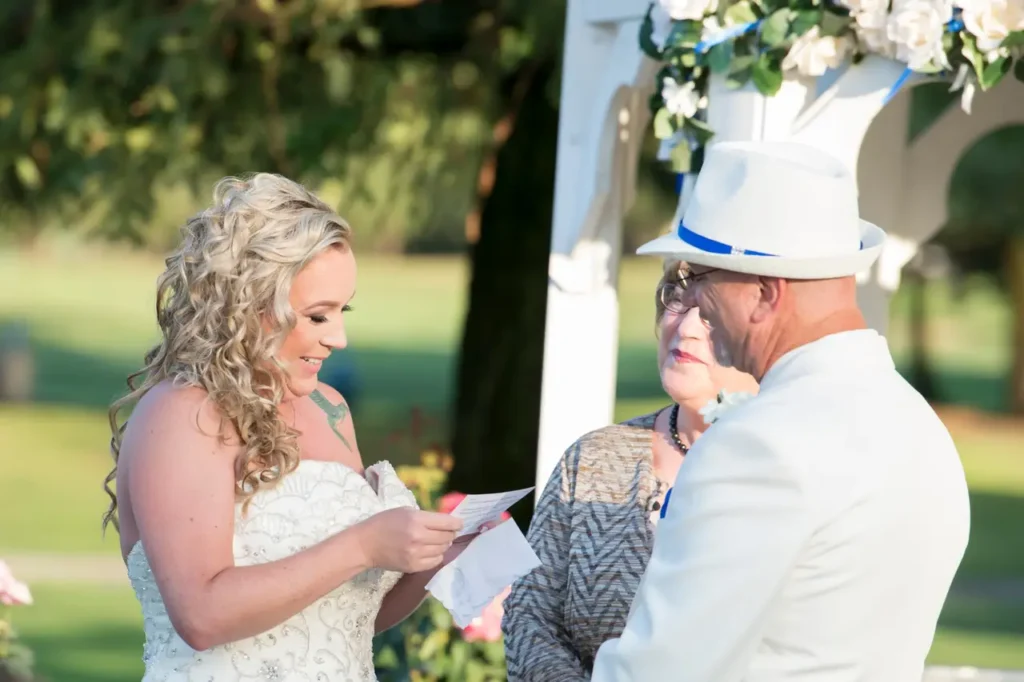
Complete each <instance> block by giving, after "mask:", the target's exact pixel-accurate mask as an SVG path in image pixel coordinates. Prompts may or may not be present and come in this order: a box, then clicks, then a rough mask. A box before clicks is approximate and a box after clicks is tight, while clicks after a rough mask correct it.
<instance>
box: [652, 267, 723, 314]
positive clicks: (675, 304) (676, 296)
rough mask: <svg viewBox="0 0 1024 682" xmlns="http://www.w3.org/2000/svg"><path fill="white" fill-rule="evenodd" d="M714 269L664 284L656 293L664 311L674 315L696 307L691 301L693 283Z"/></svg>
mask: <svg viewBox="0 0 1024 682" xmlns="http://www.w3.org/2000/svg"><path fill="white" fill-rule="evenodd" d="M716 269H717V268H713V269H711V270H706V271H704V272H701V273H698V274H695V275H694V274H686V275H683V276H682V277H680V278H679V280H678V281H676V282H669V283H667V284H665V285H664V286H663V287H661V291H659V292H658V297H659V300H660V301H661V304H662V305H663V306H665V309H666V310H670V311H672V312H674V313H685V312H686V311H687V310H689V309H690V308H692V307H693V306H694V305H696V303H695V302H694V301H693V291H692V289H693V283H694V282H697V281H699V280H700V279H701V278H702V277H705V276H707V275H709V274H711V273H712V272H714V271H715V270H716Z"/></svg>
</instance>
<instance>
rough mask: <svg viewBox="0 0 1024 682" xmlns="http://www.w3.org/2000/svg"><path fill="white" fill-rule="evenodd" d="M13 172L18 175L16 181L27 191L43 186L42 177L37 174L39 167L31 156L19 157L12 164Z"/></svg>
mask: <svg viewBox="0 0 1024 682" xmlns="http://www.w3.org/2000/svg"><path fill="white" fill-rule="evenodd" d="M14 172H15V173H17V174H18V180H21V184H22V185H24V186H25V187H26V188H27V189H39V188H40V187H41V186H42V184H43V176H42V174H41V173H40V172H39V166H37V165H36V162H35V160H34V159H33V158H32V157H31V156H19V157H18V160H17V161H15V162H14Z"/></svg>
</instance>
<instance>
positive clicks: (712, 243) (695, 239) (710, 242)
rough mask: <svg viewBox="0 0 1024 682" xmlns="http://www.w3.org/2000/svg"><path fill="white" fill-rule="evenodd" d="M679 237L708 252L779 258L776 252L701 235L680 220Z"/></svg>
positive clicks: (677, 232)
mask: <svg viewBox="0 0 1024 682" xmlns="http://www.w3.org/2000/svg"><path fill="white" fill-rule="evenodd" d="M676 234H678V235H679V238H680V239H682V240H683V241H684V242H686V243H687V244H690V245H691V246H696V247H697V248H698V249H700V250H701V251H707V252H708V253H721V254H727V255H731V256H769V257H771V258H778V256H776V255H775V254H774V253H763V252H761V251H753V250H751V249H741V248H740V247H738V246H733V245H732V244H726V243H725V242H720V241H718V240H715V239H710V238H708V237H705V236H703V235H699V234H697V233H696V232H694V231H693V230H691V229H689V228H688V227H686V225H683V221H682V220H680V221H679V229H678V230H677V231H676Z"/></svg>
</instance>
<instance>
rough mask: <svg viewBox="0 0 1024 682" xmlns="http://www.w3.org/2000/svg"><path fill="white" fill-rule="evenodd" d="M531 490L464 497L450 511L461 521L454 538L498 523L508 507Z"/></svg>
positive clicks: (524, 489)
mask: <svg viewBox="0 0 1024 682" xmlns="http://www.w3.org/2000/svg"><path fill="white" fill-rule="evenodd" d="M531 490H533V488H532V487H531V488H523V489H522V490H512V491H509V492H507V493H489V494H487V495H466V497H464V498H463V499H462V502H459V505H458V506H457V507H455V509H453V510H452V516H454V517H456V518H460V519H462V521H463V526H462V530H460V531H459V534H458V535H457V536H456V537H461V536H463V535H468V534H469V533H475V532H476V531H477V530H479V529H480V526H482V525H484V524H485V523H487V522H489V521H500V520H501V515H502V514H503V513H505V510H507V509H508V508H509V507H511V506H512V505H513V504H515V503H516V502H518V501H519V500H521V499H523V498H524V497H526V496H527V494H529V492H530V491H531Z"/></svg>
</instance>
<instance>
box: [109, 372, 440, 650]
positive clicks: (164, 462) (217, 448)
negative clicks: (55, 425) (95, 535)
mask: <svg viewBox="0 0 1024 682" xmlns="http://www.w3.org/2000/svg"><path fill="white" fill-rule="evenodd" d="M147 398H153V400H147V399H144V400H143V401H142V402H141V403H140V404H139V406H138V407H137V408H136V410H135V412H134V413H133V414H132V417H131V422H130V426H129V428H128V430H127V432H126V434H125V440H124V444H123V447H122V464H123V465H124V466H126V467H127V469H126V474H127V482H128V486H129V490H130V497H131V500H132V513H133V515H134V518H135V521H136V524H137V525H138V528H139V534H140V537H141V538H142V539H143V543H144V546H145V551H146V556H147V558H148V559H149V563H150V567H151V568H152V570H153V575H154V577H155V579H156V582H157V586H158V587H159V589H160V594H161V596H162V597H163V600H164V603H165V604H166V606H167V611H168V615H169V617H170V619H171V623H172V624H173V625H174V628H175V630H176V631H177V632H178V634H179V635H180V636H181V638H182V639H184V640H185V642H186V643H187V644H188V645H189V646H191V647H193V648H194V649H199V650H202V649H208V648H210V647H212V646H216V645H218V644H223V643H226V642H231V641H235V640H238V639H242V638H245V637H249V636H253V635H257V634H259V633H261V632H265V631H266V630H268V629H270V628H272V627H274V626H276V625H279V624H281V623H283V622H284V621H286V620H287V619H288V618H290V617H292V616H293V615H295V614H296V613H298V612H299V611H301V610H302V609H304V608H305V607H307V606H309V605H310V604H312V603H313V602H314V601H316V600H317V599H319V598H321V597H323V596H324V595H326V594H327V593H328V592H330V591H331V590H333V589H334V588H336V587H337V586H338V585H340V584H341V583H343V582H345V581H347V580H349V579H351V578H353V577H354V576H356V575H358V574H359V573H361V572H362V571H364V570H366V569H368V568H371V567H372V566H373V565H374V563H375V561H374V558H373V557H374V556H375V554H376V553H378V550H380V548H379V547H377V544H378V543H384V544H389V545H395V546H396V547H400V546H399V545H397V542H399V541H404V542H406V543H407V542H408V539H409V538H408V537H401V538H400V537H396V535H402V536H405V535H406V533H404V532H402V533H395V532H394V530H395V529H394V527H392V528H389V529H385V528H376V527H375V525H374V523H375V521H374V519H376V518H377V517H381V516H383V515H377V517H371V519H370V520H368V521H365V522H363V523H361V524H357V525H354V526H352V527H350V528H348V529H346V530H344V531H342V532H340V533H338V534H336V535H334V536H332V537H331V538H329V539H327V540H325V541H324V542H322V543H320V544H317V545H314V546H312V547H309V548H308V549H306V550H304V551H302V552H299V553H297V554H294V555H292V556H289V557H287V558H284V559H281V560H278V561H272V562H269V563H264V564H260V565H256V566H245V567H236V566H235V564H234V555H233V550H232V542H233V534H234V513H235V512H234V509H235V497H234V487H235V483H234V479H235V476H234V458H235V455H236V454H237V448H236V447H232V446H230V445H224V444H223V443H222V442H220V439H219V438H217V436H216V435H215V434H216V433H217V429H218V426H219V419H218V415H217V414H216V412H215V408H214V407H213V405H212V404H210V403H209V402H205V401H204V398H205V393H204V392H202V391H200V390H198V389H174V390H168V391H166V392H162V393H161V394H160V395H155V396H153V395H151V396H147ZM400 513H409V514H421V515H426V516H420V517H415V519H416V520H417V522H424V523H426V525H427V526H434V527H432V528H421V529H420V530H419V531H416V533H417V535H416V537H417V538H418V539H419V540H423V543H422V544H421V548H429V547H433V546H434V544H433V543H434V542H437V543H440V546H442V547H443V546H446V545H447V543H448V541H449V539H450V538H451V532H450V531H451V530H454V529H447V530H446V531H444V532H442V531H441V530H439V529H437V528H436V526H439V525H442V526H443V525H444V524H451V520H450V519H446V518H445V517H444V515H428V514H427V513H426V512H419V511H416V512H411V511H408V512H406V511H402V512H400ZM413 518H414V517H411V516H410V520H412V519H413ZM378 525H379V524H378ZM385 530H387V531H389V532H386V533H385V532H382V531H385ZM381 536H384V537H381ZM435 536H436V537H435ZM371 543H373V544H371ZM413 544H417V543H415V542H414V543H413ZM429 551H430V550H429V549H427V551H426V552H425V554H424V555H423V557H424V559H425V560H426V561H428V563H427V565H424V566H423V568H427V567H428V566H434V565H436V564H437V563H438V561H437V560H439V559H440V553H441V551H440V550H439V551H437V560H434V559H433V558H432V557H428V556H427V554H429ZM392 554H393V552H392ZM392 558H393V557H392Z"/></svg>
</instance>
